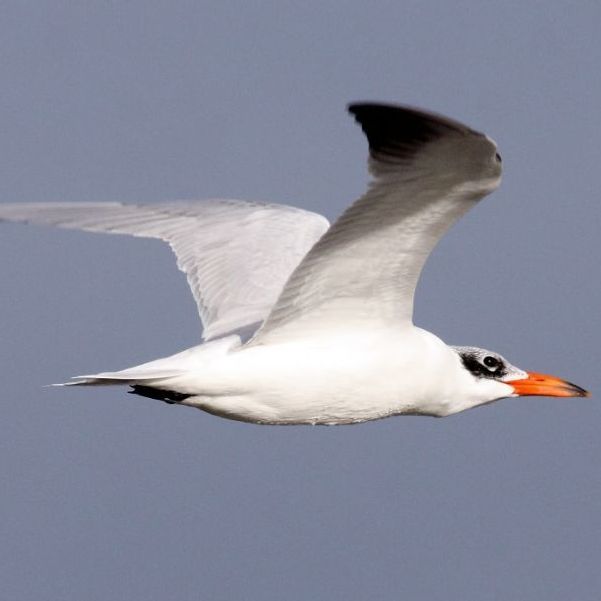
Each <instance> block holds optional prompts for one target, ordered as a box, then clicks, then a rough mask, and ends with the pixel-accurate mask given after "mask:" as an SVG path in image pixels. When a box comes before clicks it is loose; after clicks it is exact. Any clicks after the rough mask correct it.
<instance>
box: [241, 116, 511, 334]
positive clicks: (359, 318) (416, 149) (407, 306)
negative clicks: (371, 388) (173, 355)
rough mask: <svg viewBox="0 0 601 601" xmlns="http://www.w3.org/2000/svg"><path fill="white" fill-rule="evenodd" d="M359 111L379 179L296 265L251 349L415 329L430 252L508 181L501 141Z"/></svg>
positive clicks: (422, 120)
mask: <svg viewBox="0 0 601 601" xmlns="http://www.w3.org/2000/svg"><path fill="white" fill-rule="evenodd" d="M349 110H350V112H351V113H353V114H354V115H355V118H356V119H357V121H358V122H359V123H360V124H361V126H362V127H363V130H364V132H365V134H366V135H367V138H368V141H369V145H370V169H371V172H372V174H373V176H374V179H373V181H372V183H371V185H370V187H369V189H368V191H367V193H366V194H365V195H364V196H363V197H362V198H360V199H359V200H357V201H356V202H355V203H354V204H353V205H351V206H350V207H349V208H348V209H347V210H346V212H345V213H343V215H342V216H341V217H340V218H339V219H338V221H336V222H335V223H334V224H333V225H332V227H331V228H330V229H329V231H328V232H327V233H326V234H325V235H324V236H323V237H322V238H321V239H320V240H319V241H318V242H317V243H316V244H315V246H314V247H313V248H312V249H311V250H310V251H309V253H308V254H307V256H306V257H305V258H304V259H303V261H302V262H301V263H300V265H299V266H298V267H297V268H296V270H295V271H294V273H293V274H292V276H291V277H290V279H289V280H288V282H287V283H286V286H285V287H284V290H283V291H282V294H281V296H280V298H279V299H278V302H277V303H276V305H275V307H274V308H273V310H272V312H271V313H270V315H269V316H268V318H267V319H266V320H265V322H264V324H263V326H262V327H261V329H260V330H259V331H258V332H257V334H256V336H255V338H254V339H253V340H252V341H251V344H261V343H263V342H265V341H266V340H268V339H269V340H270V339H273V338H278V337H280V336H285V337H286V338H289V337H293V336H303V335H305V333H307V332H308V331H310V332H311V334H312V335H313V334H314V333H315V332H316V331H324V330H327V331H330V330H331V329H332V328H336V327H337V326H340V327H343V328H355V329H356V328H360V327H362V326H364V325H365V326H367V327H369V328H372V327H377V326H378V325H379V326H383V327H388V326H390V325H393V324H407V323H411V320H412V314H413V296H414V292H415V287H416V285H417V281H418V278H419V275H420V273H421V270H422V267H423V265H424V263H425V261H426V259H427V258H428V255H429V254H430V252H431V251H432V249H433V248H434V246H435V245H436V244H437V242H438V241H439V240H440V238H441V237H442V236H443V234H444V233H445V232H446V230H447V229H448V228H449V227H450V226H451V225H452V224H453V223H454V222H455V221H456V220H457V219H459V217H461V216H462V215H463V214H464V213H465V212H466V211H468V210H469V209H470V208H471V207H472V206H474V205H475V204H476V202H477V201H478V200H479V199H480V198H482V197H483V196H485V195H486V194H488V193H489V192H491V191H492V190H494V189H495V188H496V187H497V186H498V184H499V182H500V174H501V167H500V157H499V156H498V155H497V154H496V146H495V144H494V142H492V141H491V140H490V139H489V138H487V137H486V136H484V135H482V134H480V133H477V132H475V131H473V130H471V129H469V128H467V127H465V126H464V125H462V124H460V123H457V122H454V121H451V120H449V119H446V118H443V117H440V116H438V115H433V114H429V113H424V112H421V111H417V110H414V109H410V108H403V107H393V106H387V105H374V104H358V105H351V106H350V107H349Z"/></svg>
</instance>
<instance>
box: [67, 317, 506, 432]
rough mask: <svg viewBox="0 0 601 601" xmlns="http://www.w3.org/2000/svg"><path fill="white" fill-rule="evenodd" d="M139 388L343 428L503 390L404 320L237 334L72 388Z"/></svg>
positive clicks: (227, 409) (272, 418) (454, 408)
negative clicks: (258, 338)
mask: <svg viewBox="0 0 601 601" xmlns="http://www.w3.org/2000/svg"><path fill="white" fill-rule="evenodd" d="M136 383H138V384H142V385H145V386H151V387H153V388H159V389H163V390H169V391H174V392H178V393H183V394H187V395H191V396H190V397H188V398H187V399H185V400H183V401H182V402H181V404H183V405H188V406H192V407H197V408H199V409H202V410H204V411H207V412H209V413H213V414H216V415H219V416H222V417H227V418H230V419H235V420H241V421H247V422H254V423H266V424H348V423H356V422H363V421H367V420H373V419H380V418H383V417H387V416H390V415H397V414H420V415H435V416H445V415H449V414H451V413H456V412H458V411H462V410H464V409H468V408H470V407H472V406H475V405H477V404H480V403H482V402H483V397H484V396H486V395H488V396H489V397H490V399H489V398H486V399H485V400H492V399H493V398H499V397H501V396H508V395H509V394H510V393H511V389H510V387H509V386H507V385H505V384H502V383H500V382H493V381H490V383H489V386H490V390H486V389H485V387H486V386H487V385H488V383H486V382H483V383H479V384H478V386H475V384H474V379H473V378H472V377H471V376H470V375H469V373H468V372H467V371H466V370H465V369H463V368H462V367H461V365H460V360H459V357H458V355H457V354H456V353H455V352H454V351H453V350H452V349H451V348H450V347H448V346H447V345H445V344H444V343H443V342H442V341H441V340H440V339H438V338H437V337H436V336H434V335H433V334H430V333H429V332H426V331H424V330H421V329H419V328H415V327H413V326H407V327H403V328H400V329H398V330H395V329H393V328H383V329H381V330H377V329H376V330H373V329H372V330H370V331H369V332H365V333H361V332H356V333H349V332H348V331H346V332H341V333H339V334H337V333H335V332H331V331H330V332H328V335H327V336H319V335H315V333H313V335H311V336H310V337H307V338H304V339H303V338H300V339H295V340H288V341H284V342H279V343H278V342H275V343H271V344H265V345H250V346H242V345H241V343H240V340H239V338H238V337H237V336H230V337H227V338H224V339H221V340H216V341H213V342H210V343H207V344H204V345H201V346H199V347H195V348H192V349H189V350H187V351H184V352H183V353H179V354H177V355H173V356H171V357H167V358H165V359H159V360H157V361H153V362H151V363H147V364H144V365H141V366H137V367H134V368H130V369H127V370H123V371H121V372H106V373H102V374H96V375H94V376H86V377H82V378H76V379H75V381H74V382H73V384H84V385H86V384H88V385H94V384H136Z"/></svg>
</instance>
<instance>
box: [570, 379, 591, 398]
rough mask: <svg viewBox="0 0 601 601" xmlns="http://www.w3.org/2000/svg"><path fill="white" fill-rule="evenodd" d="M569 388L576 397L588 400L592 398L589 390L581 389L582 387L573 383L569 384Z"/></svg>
mask: <svg viewBox="0 0 601 601" xmlns="http://www.w3.org/2000/svg"><path fill="white" fill-rule="evenodd" d="M569 388H570V392H573V393H574V396H579V397H586V398H590V397H591V396H592V394H591V393H590V392H589V391H588V390H585V389H584V388H581V387H580V386H576V384H572V382H569Z"/></svg>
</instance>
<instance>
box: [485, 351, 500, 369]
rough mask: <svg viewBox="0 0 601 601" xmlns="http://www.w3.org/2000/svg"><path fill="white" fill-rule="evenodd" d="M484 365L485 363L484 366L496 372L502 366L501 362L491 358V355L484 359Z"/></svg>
mask: <svg viewBox="0 0 601 601" xmlns="http://www.w3.org/2000/svg"><path fill="white" fill-rule="evenodd" d="M482 363H484V365H486V367H488V368H489V369H491V370H495V369H497V368H499V367H500V365H501V362H500V361H499V360H498V359H497V358H496V357H491V356H490V355H489V356H488V357H484V361H483V362H482Z"/></svg>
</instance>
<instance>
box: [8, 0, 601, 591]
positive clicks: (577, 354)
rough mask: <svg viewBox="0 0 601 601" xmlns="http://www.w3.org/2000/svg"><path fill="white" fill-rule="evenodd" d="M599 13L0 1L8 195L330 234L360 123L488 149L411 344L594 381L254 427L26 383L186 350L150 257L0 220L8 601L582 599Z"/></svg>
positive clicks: (593, 340)
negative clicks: (144, 207) (203, 202)
mask: <svg viewBox="0 0 601 601" xmlns="http://www.w3.org/2000/svg"><path fill="white" fill-rule="evenodd" d="M600 23H601V8H599V3H598V2H579V3H567V2H550V1H545V2H535V1H532V2H527V3H525V2H475V1H474V2H442V1H440V2H427V1H423V0H420V1H419V2H418V1H403V2H399V1H397V0H395V1H390V2H385V1H372V2H357V1H353V2H327V1H320V2H311V1H309V2H283V1H263V2H225V1H224V2H214V3H210V2H155V1H148V0H146V1H144V2H134V1H123V2H109V1H108V0H107V1H97V2H81V3H77V2H66V1H58V0H53V1H42V0H38V1H37V2H36V1H32V2H27V1H24V2H17V1H14V2H11V1H7V2H2V3H1V5H0V60H1V72H0V134H1V135H0V202H19V201H23V202H26V201H59V200H64V201H79V200H88V201H103V200H121V201H130V202H156V201H164V200H168V199H181V198H208V197H215V196H221V197H233V198H248V199H257V200H267V201H275V202H285V203H288V204H295V205H298V206H302V207H306V208H309V209H314V210H317V211H320V212H323V213H324V214H325V215H327V216H328V217H329V218H335V217H336V216H337V215H338V214H339V213H340V211H341V210H342V209H343V208H344V207H345V206H346V205H347V204H349V203H350V202H351V201H352V200H353V199H354V198H356V197H357V196H359V194H360V193H361V192H362V191H363V190H364V187H365V185H366V182H367V173H366V168H365V158H366V152H367V147H366V143H365V140H364V138H363V136H362V134H361V132H360V129H359V128H358V127H357V126H356V125H355V124H354V123H353V121H352V119H350V118H349V116H348V115H347V114H346V113H345V105H346V103H347V102H349V101H353V100H365V99H370V100H385V101H392V102H403V103H409V104H413V105H417V106H422V107H426V108H429V109H431V110H436V111H439V112H442V113H444V114H447V115H449V116H452V117H455V118H457V119H460V120H463V121H465V122H466V123H468V124H469V125H471V126H473V127H475V128H477V129H481V130H483V131H485V132H486V133H488V134H489V135H490V136H491V137H493V138H494V139H495V140H496V141H497V142H498V144H499V148H500V152H501V154H502V155H503V159H504V168H505V174H504V182H503V184H502V186H501V188H500V189H499V190H498V191H497V192H496V193H495V194H494V195H493V196H491V197H489V198H487V199H486V200H485V201H484V202H483V203H481V204H480V205H479V206H478V207H477V208H476V209H475V210H474V211H473V212H472V213H470V214H469V215H468V216H467V217H466V218H465V219H464V220H463V221H462V222H461V223H459V224H458V225H457V226H456V227H455V228H454V229H453V230H452V231H451V233H450V234H449V235H448V236H447V237H446V238H445V239H444V241H443V242H442V243H441V244H440V246H439V247H438V248H437V249H436V251H435V252H434V254H433V256H432V258H431V260H430V261H429V263H428V265H427V267H426V269H425V272H424V275H423V279H422V281H421V284H420V287H419V290H418V300H417V313H416V322H417V323H418V324H419V325H421V326H423V327H426V328H428V329H430V330H432V331H434V332H436V333H437V334H438V335H440V336H441V337H442V338H443V339H445V340H446V341H448V342H449V343H454V344H473V345H479V346H483V347H485V348H490V349H494V350H496V351H498V352H501V353H503V354H504V355H506V356H507V358H508V359H509V360H511V361H512V362H513V363H515V364H517V365H519V366H520V367H523V368H525V369H531V370H537V371H543V372H549V373H555V374H557V375H561V376H563V377H567V378H568V379H570V380H573V381H574V382H576V383H578V384H580V385H582V386H584V387H587V388H589V389H590V390H592V392H593V397H592V398H591V399H554V400H553V399H546V398H530V399H512V400H505V401H501V402H499V403H496V404H493V405H491V406H487V407H484V408H481V409H477V410H474V411H470V412H467V413H464V414H460V415H457V416H454V417H450V418H447V419H442V420H436V419H431V418H415V417H405V418H392V419H388V420H384V421H381V422H375V423H370V424H365V425H360V426H352V427H338V428H323V427H322V428H319V427H317V428H311V427H285V428H282V427H266V426H252V425H246V424H240V423H235V422H229V421H226V420H222V419H218V418H215V417H212V416H210V415H206V414H203V413H202V412H200V411H194V410H192V409H188V408H182V407H174V406H168V405H165V404H162V403H159V402H154V401H151V400H149V399H141V398H134V397H132V396H129V395H127V394H125V393H124V391H123V390H122V389H101V390H79V389H75V390H60V389H59V390H57V389H47V388H46V389H45V388H43V385H44V384H47V383H51V382H56V381H63V380H64V379H66V378H67V377H69V376H71V375H76V374H80V373H89V372H90V371H92V372H93V371H98V370H105V369H117V368H122V367H126V366H128V365H131V364H135V363H139V362H142V361H145V360H150V359H153V358H156V357H159V356H164V355H167V354H170V353H173V352H176V351H178V350H180V349H183V348H185V347H187V346H192V345H194V344H196V342H197V341H198V339H199V333H200V326H199V321H198V317H197V315H196V308H195V306H194V303H193V300H192V298H191V295H190V294H189V291H188V289H187V285H186V282H185V279H184V277H183V276H182V275H181V274H180V273H179V272H178V271H177V270H176V269H175V267H174V261H173V258H172V256H171V254H170V252H169V250H168V248H167V247H166V246H163V245H162V244H161V243H159V242H156V241H145V240H135V239H129V238H126V237H116V236H95V235H92V234H85V233H78V232H68V231H60V230H52V229H45V228H34V227H23V226H19V225H8V224H3V225H2V226H1V227H0V257H1V260H0V282H2V284H1V292H0V365H1V368H0V369H1V372H0V373H1V377H2V395H1V399H2V400H1V403H2V405H1V406H2V411H1V415H2V418H1V420H0V424H1V425H0V427H1V432H0V470H1V472H0V477H1V481H0V484H1V488H0V490H1V492H0V503H1V514H0V515H1V526H0V528H1V531H0V541H1V543H0V551H1V554H2V558H1V563H0V588H1V589H2V590H1V596H2V598H4V599H14V600H37V599H60V600H62V601H67V600H81V599H86V600H87V601H95V600H106V599H127V600H144V601H152V600H164V599H177V600H192V599H194V600H197V599H202V600H211V601H212V600H215V601H219V600H232V599H257V600H258V599H260V600H262V601H263V600H276V599H277V600H279V599H286V600H288V601H295V600H306V599H328V600H345V601H346V600H349V599H367V598H370V599H390V600H393V599H395V600H396V599H419V600H422V599H424V600H428V601H437V600H441V601H442V600H445V601H448V600H462V601H463V600H466V599H477V600H479V601H489V600H500V599H520V600H521V601H523V600H540V599H545V600H546V601H553V600H558V601H559V600H565V599H568V598H570V599H579V600H580V601H585V600H593V599H598V598H599V591H600V589H601V570H600V552H601V543H600V536H601V511H600V509H601V505H600V501H601V475H600V469H599V465H600V459H601V441H600V440H601V437H600V435H599V431H600V423H601V408H600V405H599V391H600V390H601V376H600V374H599V367H598V364H599V361H600V355H599V334H600V329H601V328H600V321H599V307H600V300H601V285H600V282H599V251H600V242H599V236H598V231H599V224H600V219H601V211H600V208H599V206H600V203H599V173H600V158H601V153H600V150H599V140H600V138H601V119H600V117H599V106H600V104H601V78H600V75H599V63H600V60H601V37H600V36H599V24H600Z"/></svg>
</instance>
